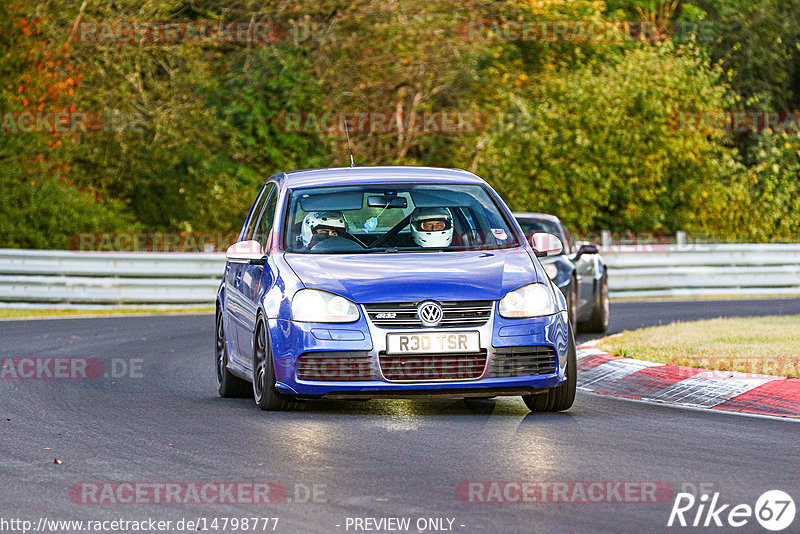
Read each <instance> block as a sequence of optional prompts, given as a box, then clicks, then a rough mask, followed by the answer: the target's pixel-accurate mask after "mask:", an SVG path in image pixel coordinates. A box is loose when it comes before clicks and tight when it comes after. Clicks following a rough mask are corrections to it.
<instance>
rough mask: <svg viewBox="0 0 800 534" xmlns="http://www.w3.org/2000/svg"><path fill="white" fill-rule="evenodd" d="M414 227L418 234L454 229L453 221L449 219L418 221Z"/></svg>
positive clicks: (414, 223)
mask: <svg viewBox="0 0 800 534" xmlns="http://www.w3.org/2000/svg"><path fill="white" fill-rule="evenodd" d="M412 225H413V226H414V229H415V230H416V231H418V232H444V231H445V230H449V229H450V228H452V227H453V224H452V221H451V220H450V219H449V218H447V217H440V218H431V219H422V220H417V221H414V222H413V223H412Z"/></svg>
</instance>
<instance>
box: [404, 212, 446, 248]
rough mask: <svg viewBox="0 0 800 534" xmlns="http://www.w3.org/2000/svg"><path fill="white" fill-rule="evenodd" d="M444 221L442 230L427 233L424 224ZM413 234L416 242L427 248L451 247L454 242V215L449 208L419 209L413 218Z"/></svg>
mask: <svg viewBox="0 0 800 534" xmlns="http://www.w3.org/2000/svg"><path fill="white" fill-rule="evenodd" d="M426 221H442V223H444V228H443V229H442V230H435V231H426V230H424V229H423V228H422V223H424V222H426ZM411 234H412V235H413V236H414V242H415V243H416V244H417V245H419V246H421V247H426V248H432V247H449V246H450V243H452V242H453V215H452V213H450V209H449V208H419V209H417V211H416V212H415V213H414V215H413V216H412V217H411Z"/></svg>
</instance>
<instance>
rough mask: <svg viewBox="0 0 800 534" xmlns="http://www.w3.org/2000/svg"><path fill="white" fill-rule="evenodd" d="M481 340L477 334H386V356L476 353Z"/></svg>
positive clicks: (479, 348) (479, 347)
mask: <svg viewBox="0 0 800 534" xmlns="http://www.w3.org/2000/svg"><path fill="white" fill-rule="evenodd" d="M480 350H481V339H480V334H479V333H478V332H429V333H425V334H387V335H386V353H387V354H424V353H427V354H446V353H448V352H478V351H480Z"/></svg>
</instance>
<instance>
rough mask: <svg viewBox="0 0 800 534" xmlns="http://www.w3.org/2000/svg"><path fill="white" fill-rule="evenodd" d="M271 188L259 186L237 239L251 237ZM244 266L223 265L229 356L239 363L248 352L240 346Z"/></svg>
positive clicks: (243, 305) (242, 319) (243, 301)
mask: <svg viewBox="0 0 800 534" xmlns="http://www.w3.org/2000/svg"><path fill="white" fill-rule="evenodd" d="M272 188H273V186H272V184H267V185H265V186H264V187H262V188H261V191H260V193H259V195H258V197H257V198H256V201H255V203H254V204H253V207H252V208H251V209H250V214H249V215H248V217H247V221H245V226H244V229H243V230H242V233H241V234H240V235H239V241H247V240H248V239H252V238H253V235H254V234H255V231H256V225H257V223H258V221H259V219H260V217H261V212H262V211H264V204H266V202H267V200H268V198H269V194H270V193H271V192H272ZM245 267H248V266H247V265H244V264H241V263H230V262H228V263H227V265H226V266H225V288H226V290H225V291H226V293H225V315H226V319H227V325H226V328H227V332H228V348H229V349H231V350H230V357H231V358H232V359H233V360H236V361H237V362H239V363H240V364H241V363H243V362H244V361H245V358H243V357H242V356H241V353H242V351H243V350H244V351H245V352H247V353H249V350H247V349H246V346H245V347H242V345H241V343H240V341H241V339H243V336H242V335H241V330H242V328H243V324H244V322H245V307H246V305H245V299H244V293H243V288H242V280H243V276H244V273H245Z"/></svg>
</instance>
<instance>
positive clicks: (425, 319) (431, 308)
mask: <svg viewBox="0 0 800 534" xmlns="http://www.w3.org/2000/svg"><path fill="white" fill-rule="evenodd" d="M417 317H419V320H420V321H422V325H423V326H439V323H441V322H442V317H444V312H443V311H442V307H441V306H439V304H438V303H437V302H433V301H427V302H423V303H422V304H420V305H419V306H417Z"/></svg>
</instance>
